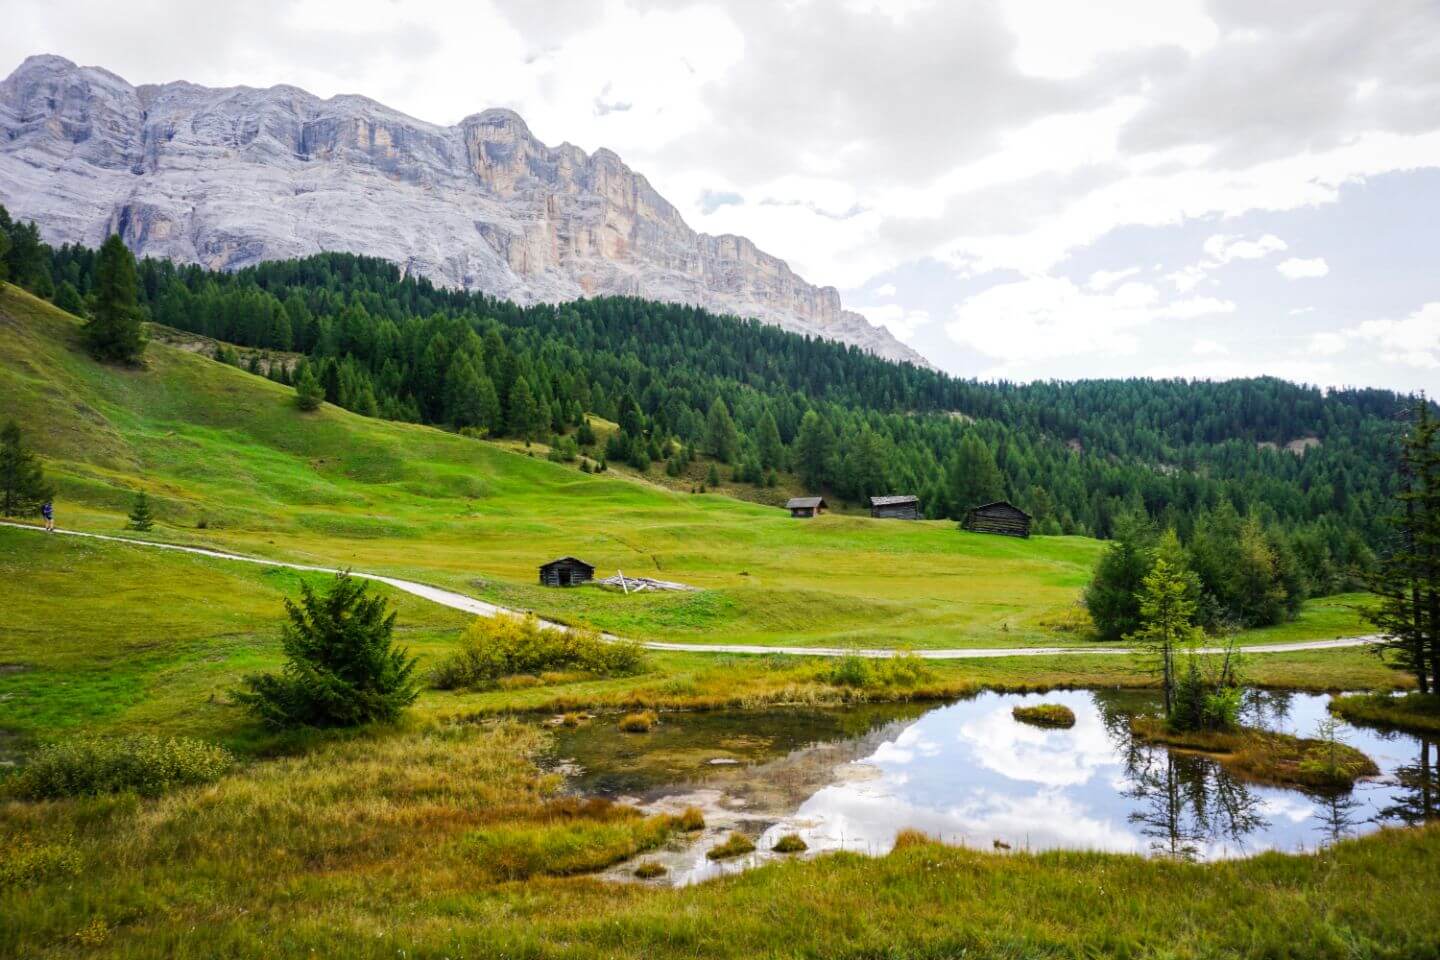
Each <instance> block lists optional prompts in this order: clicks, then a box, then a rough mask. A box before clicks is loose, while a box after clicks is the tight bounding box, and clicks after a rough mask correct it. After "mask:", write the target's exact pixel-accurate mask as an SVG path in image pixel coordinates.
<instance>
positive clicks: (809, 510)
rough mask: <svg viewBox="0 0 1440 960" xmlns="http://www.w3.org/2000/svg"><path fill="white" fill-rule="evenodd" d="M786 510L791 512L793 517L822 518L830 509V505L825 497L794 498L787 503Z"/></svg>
mask: <svg viewBox="0 0 1440 960" xmlns="http://www.w3.org/2000/svg"><path fill="white" fill-rule="evenodd" d="M785 509H786V510H789V511H790V516H792V517H804V518H807V519H808V518H810V517H818V516H820V514H822V513H824V512H825V511H826V510H829V509H830V505H829V504H828V503H826V502H825V498H824V497H792V498H791V499H789V500H787V501H785Z"/></svg>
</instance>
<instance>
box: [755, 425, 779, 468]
mask: <svg viewBox="0 0 1440 960" xmlns="http://www.w3.org/2000/svg"><path fill="white" fill-rule="evenodd" d="M755 433H756V436H755V447H756V451H757V452H758V453H759V455H760V466H762V467H764V468H765V469H767V470H769V469H772V468H775V467H780V466H783V465H784V464H783V462H782V461H783V459H784V456H785V447H784V446H783V445H782V444H781V442H780V428H779V427H778V426H776V425H775V417H774V415H773V414H771V413H770V411H769V410H766V411H765V413H764V414H762V415H761V417H760V424H759V426H757V427H756V428H755Z"/></svg>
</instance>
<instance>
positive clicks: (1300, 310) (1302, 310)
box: [1290, 307, 1315, 317]
mask: <svg viewBox="0 0 1440 960" xmlns="http://www.w3.org/2000/svg"><path fill="white" fill-rule="evenodd" d="M1314 312H1315V308H1314V307H1295V308H1294V309H1293V310H1291V311H1290V316H1292V317H1303V316H1304V315H1305V314H1307V313H1314Z"/></svg>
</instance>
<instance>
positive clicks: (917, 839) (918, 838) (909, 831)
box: [893, 827, 940, 850]
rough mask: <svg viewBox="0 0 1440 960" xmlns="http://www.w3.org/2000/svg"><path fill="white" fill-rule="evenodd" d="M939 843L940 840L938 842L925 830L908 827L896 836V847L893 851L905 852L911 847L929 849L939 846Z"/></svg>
mask: <svg viewBox="0 0 1440 960" xmlns="http://www.w3.org/2000/svg"><path fill="white" fill-rule="evenodd" d="M939 842H940V841H939V840H936V839H935V838H934V837H932V836H930V834H928V833H926V832H925V831H923V830H916V829H914V828H912V827H907V828H905V829H904V830H901V831H900V832H899V833H897V834H895V846H894V848H893V849H895V850H905V849H908V848H910V847H928V846H933V845H935V844H938V843H939Z"/></svg>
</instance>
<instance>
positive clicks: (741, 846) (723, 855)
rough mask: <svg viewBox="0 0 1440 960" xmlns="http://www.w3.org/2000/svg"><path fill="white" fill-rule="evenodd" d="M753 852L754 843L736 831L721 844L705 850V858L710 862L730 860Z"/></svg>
mask: <svg viewBox="0 0 1440 960" xmlns="http://www.w3.org/2000/svg"><path fill="white" fill-rule="evenodd" d="M754 850H755V841H753V840H751V839H750V838H749V837H747V836H745V834H743V833H741V832H739V831H738V830H737V831H735V832H733V833H731V834H730V836H728V837H726V838H725V840H724V841H723V842H721V843H718V844H716V845H715V846H713V847H711V848H710V849H709V850H706V851H705V856H707V857H709V858H710V859H711V860H730V859H732V858H734V857H739V856H743V855H745V854H747V853H753V852H754Z"/></svg>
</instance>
